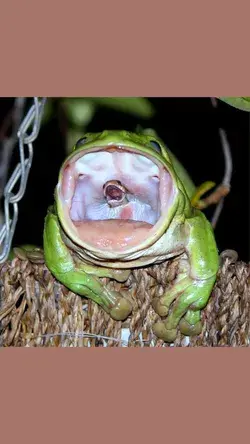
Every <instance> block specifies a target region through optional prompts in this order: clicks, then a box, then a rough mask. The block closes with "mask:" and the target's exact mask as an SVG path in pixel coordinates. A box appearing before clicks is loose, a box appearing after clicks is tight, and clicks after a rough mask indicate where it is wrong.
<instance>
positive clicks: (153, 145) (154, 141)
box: [149, 140, 161, 153]
mask: <svg viewBox="0 0 250 444" xmlns="http://www.w3.org/2000/svg"><path fill="white" fill-rule="evenodd" d="M149 143H150V145H151V146H152V148H154V149H155V150H156V151H157V152H158V153H161V146H160V144H159V143H158V142H156V140H150V142H149Z"/></svg>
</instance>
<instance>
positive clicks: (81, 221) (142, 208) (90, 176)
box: [58, 146, 174, 249]
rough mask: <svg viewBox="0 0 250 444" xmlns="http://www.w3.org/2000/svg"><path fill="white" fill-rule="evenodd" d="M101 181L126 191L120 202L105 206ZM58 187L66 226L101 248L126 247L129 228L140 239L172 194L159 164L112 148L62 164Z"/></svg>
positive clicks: (131, 240) (169, 180)
mask: <svg viewBox="0 0 250 444" xmlns="http://www.w3.org/2000/svg"><path fill="white" fill-rule="evenodd" d="M107 181H119V182H120V183H121V184H122V185H123V186H124V187H125V188H126V189H127V190H128V193H127V196H126V202H125V203H124V202H123V203H122V204H121V205H118V206H115V207H110V205H109V204H108V202H107V200H106V199H105V196H104V194H103V186H104V184H105V183H106V182H107ZM58 186H59V189H60V193H59V194H60V199H61V200H62V201H63V207H64V211H65V212H67V214H68V220H70V224H72V226H71V228H73V227H74V230H76V232H77V233H78V236H79V239H80V240H82V241H83V242H84V241H86V240H87V239H88V240H90V238H91V244H92V243H93V242H94V243H95V244H96V246H97V245H98V246H99V247H101V248H102V249H103V248H104V249H105V248H116V247H117V248H118V244H119V246H120V247H119V248H124V247H126V245H128V244H130V245H132V244H133V243H134V242H136V239H135V237H136V236H135V229H136V233H137V237H138V240H139V239H140V241H143V239H142V238H144V237H145V236H148V230H150V229H152V228H153V227H154V226H155V224H157V222H158V221H159V219H160V218H161V216H162V215H163V214H164V213H165V212H166V211H167V208H168V206H169V205H170V204H171V202H172V200H173V194H174V186H173V181H172V177H171V175H170V173H169V172H168V171H167V170H166V169H165V168H164V167H163V166H162V165H159V164H158V165H157V164H156V162H154V159H153V158H150V156H149V155H144V154H143V152H139V151H136V150H134V149H133V148H129V147H122V148H121V147H118V146H117V147H116V146H107V147H100V148H99V149H98V147H96V148H95V149H94V150H91V151H90V152H85V151H84V152H81V153H80V155H79V153H78V154H77V155H76V156H75V157H72V158H71V159H70V161H69V162H68V163H66V164H65V165H64V167H63V170H62V175H61V181H60V182H59V184H58ZM115 227H117V229H115ZM90 232H91V233H92V234H91V235H90ZM115 232H116V234H114V233H115ZM118 232H119V233H118ZM122 232H123V234H122ZM98 233H99V236H98ZM131 233H132V234H131ZM118 234H119V235H118ZM118 238H119V240H118ZM112 239H113V240H112ZM115 239H117V242H114V240H115ZM95 240H96V242H95ZM115 243H116V244H117V245H116V247H115V245H114V244H115Z"/></svg>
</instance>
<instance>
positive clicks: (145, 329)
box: [0, 251, 250, 347]
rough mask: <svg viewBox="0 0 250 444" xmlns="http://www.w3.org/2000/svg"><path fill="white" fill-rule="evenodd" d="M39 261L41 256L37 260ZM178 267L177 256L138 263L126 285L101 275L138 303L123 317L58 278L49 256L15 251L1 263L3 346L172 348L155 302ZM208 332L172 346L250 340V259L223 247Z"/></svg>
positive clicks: (204, 315) (206, 314) (0, 336)
mask: <svg viewBox="0 0 250 444" xmlns="http://www.w3.org/2000/svg"><path fill="white" fill-rule="evenodd" d="M37 262H38V263H37ZM177 270H178V260H174V261H167V262H165V263H163V264H161V265H156V266H153V267H149V268H144V269H137V270H133V271H132V272H131V274H130V276H129V278H128V280H127V281H126V283H125V284H119V283H117V282H115V281H110V280H109V279H102V280H103V281H104V283H105V284H106V285H108V286H110V287H112V288H115V289H117V290H119V291H122V292H124V294H126V295H127V297H129V299H130V300H131V302H132V304H133V312H132V315H131V316H130V318H128V319H127V320H126V321H125V322H117V321H114V320H112V319H111V318H110V317H109V316H108V315H107V314H106V313H105V312H104V311H103V310H102V309H101V308H100V307H99V306H98V305H97V304H95V303H94V302H92V301H90V300H87V299H83V298H82V297H79V296H77V295H75V294H74V293H72V292H70V291H68V290H67V289H66V288H65V287H64V286H63V285H61V284H59V283H58V282H57V281H56V280H55V279H54V278H53V276H52V275H51V273H50V272H49V271H48V269H47V267H46V266H45V264H44V263H43V260H40V261H39V260H38V261H34V260H33V261H31V260H28V259H27V258H20V257H16V258H15V259H13V260H12V261H11V262H6V263H5V264H3V265H1V267H0V283H1V306H0V322H1V325H0V328H1V330H0V339H1V346H5V347H6V346H15V347H24V346H26V347H69V346H71V347H107V346H108V347H120V346H125V347H152V346H153V347H169V346H170V344H166V343H164V342H163V341H161V340H158V339H157V338H156V337H155V336H154V335H153V333H152V325H153V324H154V322H155V321H157V320H158V319H159V317H158V315H156V314H155V312H154V310H153V309H152V307H151V301H152V299H153V297H155V296H159V295H162V293H163V291H164V288H166V286H167V285H169V284H171V281H172V280H173V279H174V278H175V276H176V273H177ZM202 320H203V330H202V333H201V334H200V335H199V336H197V337H193V338H186V337H185V336H182V335H181V334H180V333H179V334H178V336H177V339H176V341H175V342H174V344H172V345H174V346H179V347H186V346H193V347H195V346H209V347H210V346H249V339H248V338H249V320H250V266H249V264H246V263H244V262H241V261H238V260H237V254H236V253H235V252H232V251H225V252H223V253H222V255H221V266H220V270H219V273H218V277H217V282H216V285H215V287H214V290H213V293H212V295H211V297H210V300H209V303H208V305H207V307H206V308H205V309H204V310H203V312H202Z"/></svg>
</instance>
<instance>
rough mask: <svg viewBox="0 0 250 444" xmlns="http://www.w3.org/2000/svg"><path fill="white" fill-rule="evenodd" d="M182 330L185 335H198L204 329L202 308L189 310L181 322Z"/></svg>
mask: <svg viewBox="0 0 250 444" xmlns="http://www.w3.org/2000/svg"><path fill="white" fill-rule="evenodd" d="M179 328H180V332H181V333H182V334H183V335H185V336H197V335H199V334H200V333H201V331H202V323H201V320H200V310H199V311H192V310H188V311H187V313H186V314H185V316H184V317H183V318H182V319H181V320H180V323H179Z"/></svg>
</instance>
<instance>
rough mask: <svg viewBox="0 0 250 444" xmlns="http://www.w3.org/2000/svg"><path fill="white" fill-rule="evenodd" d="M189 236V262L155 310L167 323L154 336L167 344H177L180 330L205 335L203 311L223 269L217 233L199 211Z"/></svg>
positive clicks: (191, 220)
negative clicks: (217, 244) (220, 266)
mask: <svg viewBox="0 0 250 444" xmlns="http://www.w3.org/2000/svg"><path fill="white" fill-rule="evenodd" d="M185 230H186V232H187V233H189V235H188V240H187V243H186V247H185V250H186V259H185V258H184V259H183V260H182V261H181V262H180V270H179V274H178V277H177V279H176V280H175V282H174V283H173V285H172V286H171V287H170V289H167V291H166V292H165V293H164V294H163V296H161V297H160V298H155V299H154V300H153V307H154V309H155V311H156V312H157V313H158V314H159V316H161V317H165V316H167V318H166V320H164V321H159V322H157V323H156V324H155V325H154V327H153V330H154V333H155V334H156V336H157V337H159V338H161V339H163V340H164V341H166V342H173V341H174V340H175V339H176V336H177V328H178V325H179V328H180V331H181V332H182V333H183V334H184V335H187V336H190V335H197V334H199V333H200V332H201V328H202V324H201V320H200V313H201V310H202V309H203V308H204V307H205V306H206V304H207V302H208V299H209V296H210V294H211V291H212V289H213V286H214V283H215V280H216V275H217V271H218V268H219V256H218V251H217V247H216V243H215V239H214V235H213V230H212V227H211V225H210V223H209V222H208V220H207V219H206V217H205V216H204V214H203V213H201V212H200V211H199V210H194V214H193V215H192V216H191V217H190V218H187V219H186V221H185ZM170 310H171V312H170V313H169V311H170Z"/></svg>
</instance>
